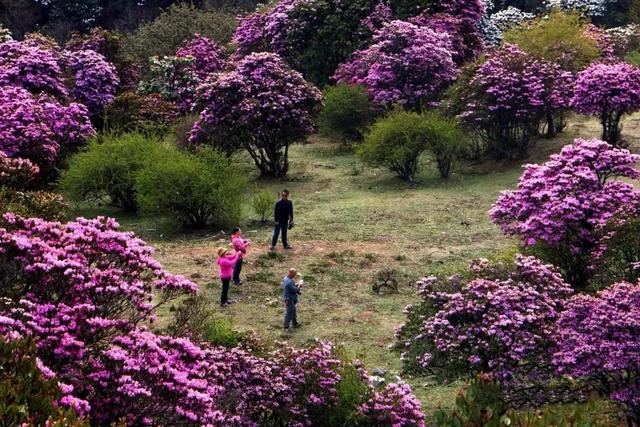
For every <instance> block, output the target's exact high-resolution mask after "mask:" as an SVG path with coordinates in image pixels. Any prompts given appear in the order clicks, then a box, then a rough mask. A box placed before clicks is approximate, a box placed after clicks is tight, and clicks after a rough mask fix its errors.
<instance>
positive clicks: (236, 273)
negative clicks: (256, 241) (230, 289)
mask: <svg viewBox="0 0 640 427" xmlns="http://www.w3.org/2000/svg"><path fill="white" fill-rule="evenodd" d="M242 261H243V260H242V258H238V261H236V265H234V266H233V283H234V284H235V285H239V284H240V272H241V271H242Z"/></svg>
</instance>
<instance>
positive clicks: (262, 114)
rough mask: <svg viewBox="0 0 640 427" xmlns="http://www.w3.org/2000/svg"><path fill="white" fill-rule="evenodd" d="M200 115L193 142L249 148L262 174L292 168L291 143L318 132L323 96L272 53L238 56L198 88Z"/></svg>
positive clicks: (280, 171)
mask: <svg viewBox="0 0 640 427" xmlns="http://www.w3.org/2000/svg"><path fill="white" fill-rule="evenodd" d="M198 92H199V94H198V105H199V106H200V108H201V109H202V113H201V115H200V119H199V120H198V121H197V122H196V123H195V125H194V126H193V129H192V131H191V137H190V142H191V143H192V144H202V143H204V144H214V145H217V146H218V147H222V148H228V149H238V148H240V149H245V150H247V152H248V153H249V155H250V156H251V158H252V159H253V160H254V162H255V164H256V166H257V167H258V169H260V172H261V173H262V174H263V175H272V176H283V175H285V174H286V173H287V170H288V167H289V164H288V147H289V145H290V144H292V143H295V142H300V141H302V140H303V139H304V138H305V137H306V136H307V135H309V134H310V133H312V132H313V130H314V125H313V121H312V115H313V114H314V113H315V111H316V110H317V108H318V107H319V105H320V102H321V99H322V95H321V93H320V91H319V90H318V89H316V88H315V87H313V86H312V85H311V84H309V83H308V82H306V81H305V80H304V79H303V78H302V76H301V75H300V74H299V73H297V72H295V71H293V70H291V69H289V68H288V67H287V66H286V64H285V63H284V61H283V60H282V59H280V58H279V57H278V56H277V55H274V54H271V53H256V54H251V55H248V56H246V57H245V58H243V59H241V60H239V61H238V62H237V63H236V64H235V65H234V68H233V69H232V70H231V71H228V72H223V73H218V74H214V75H212V76H211V77H210V78H209V79H207V81H206V82H205V83H204V84H203V85H202V86H200V88H199V90H198Z"/></svg>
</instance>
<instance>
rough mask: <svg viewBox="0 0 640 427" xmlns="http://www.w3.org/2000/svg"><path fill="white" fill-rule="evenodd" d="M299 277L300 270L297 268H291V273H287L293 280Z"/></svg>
mask: <svg viewBox="0 0 640 427" xmlns="http://www.w3.org/2000/svg"><path fill="white" fill-rule="evenodd" d="M297 275H298V270H296V269H295V268H290V269H289V273H287V276H289V277H290V278H291V279H293V278H294V277H296V276H297Z"/></svg>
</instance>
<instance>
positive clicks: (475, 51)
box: [409, 13, 484, 65]
mask: <svg viewBox="0 0 640 427" xmlns="http://www.w3.org/2000/svg"><path fill="white" fill-rule="evenodd" d="M409 22H411V23H413V24H415V25H418V26H420V27H427V28H430V29H432V30H433V31H435V32H436V33H445V34H447V35H448V36H449V39H450V40H451V51H452V53H453V60H454V62H455V63H456V64H458V65H462V64H463V63H465V62H468V61H473V60H475V59H476V58H477V57H478V56H479V55H480V53H481V52H482V51H483V49H484V43H483V41H482V37H481V35H480V32H479V30H478V28H477V25H476V24H475V23H474V22H473V21H470V20H468V19H463V18H461V17H460V16H455V15H449V14H446V13H438V14H435V15H427V14H422V15H418V16H416V17H413V18H411V19H410V20H409Z"/></svg>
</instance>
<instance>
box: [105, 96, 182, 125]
mask: <svg viewBox="0 0 640 427" xmlns="http://www.w3.org/2000/svg"><path fill="white" fill-rule="evenodd" d="M105 116H106V117H105V118H106V123H105V125H106V127H107V129H110V130H115V131H123V132H129V131H142V130H160V131H166V130H168V129H169V128H171V126H173V124H174V123H175V122H176V120H178V118H179V117H180V110H179V108H178V106H177V105H176V104H174V103H172V102H170V101H166V100H164V99H163V98H162V96H161V95H159V94H155V93H152V94H148V95H141V94H137V93H135V92H123V93H121V94H119V95H117V96H116V97H115V98H114V99H113V102H112V103H111V104H110V105H109V106H108V107H107V109H106V111H105Z"/></svg>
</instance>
